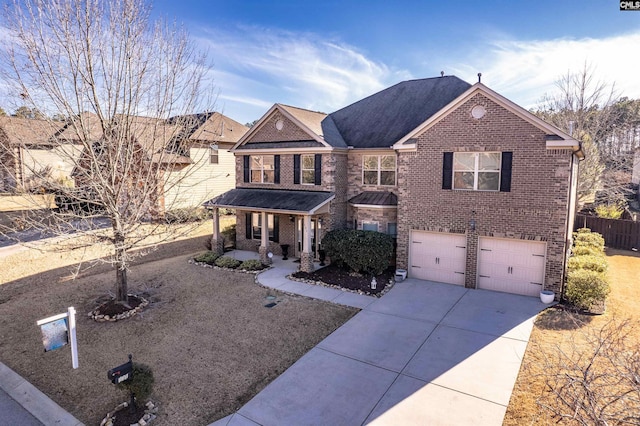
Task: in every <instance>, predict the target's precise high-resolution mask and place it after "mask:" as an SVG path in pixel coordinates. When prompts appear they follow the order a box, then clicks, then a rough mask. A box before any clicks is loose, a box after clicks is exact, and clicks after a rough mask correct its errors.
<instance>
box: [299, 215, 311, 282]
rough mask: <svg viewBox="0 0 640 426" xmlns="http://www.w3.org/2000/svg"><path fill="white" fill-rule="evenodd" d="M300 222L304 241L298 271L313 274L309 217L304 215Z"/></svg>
mask: <svg viewBox="0 0 640 426" xmlns="http://www.w3.org/2000/svg"><path fill="white" fill-rule="evenodd" d="M302 220H303V228H304V240H303V241H302V253H301V254H300V270H301V271H302V272H313V253H312V251H311V239H312V235H311V215H304V216H303V218H302Z"/></svg>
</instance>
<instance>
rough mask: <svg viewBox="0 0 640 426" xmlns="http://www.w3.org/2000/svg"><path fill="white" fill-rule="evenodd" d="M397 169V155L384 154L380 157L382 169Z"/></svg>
mask: <svg viewBox="0 0 640 426" xmlns="http://www.w3.org/2000/svg"><path fill="white" fill-rule="evenodd" d="M395 169H396V157H395V155H383V156H382V157H380V170H394V171H395Z"/></svg>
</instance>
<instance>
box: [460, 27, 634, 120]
mask: <svg viewBox="0 0 640 426" xmlns="http://www.w3.org/2000/svg"><path fill="white" fill-rule="evenodd" d="M638 46H640V32H635V33H630V34H625V35H617V36H612V37H607V38H601V39H594V38H583V39H566V38H563V39H555V40H499V41H493V42H490V43H489V44H488V45H485V46H483V49H482V50H483V51H482V53H478V52H476V53H474V54H471V55H470V56H469V57H468V60H467V61H466V63H465V65H460V66H459V67H458V69H457V70H456V73H457V74H458V75H460V77H462V78H465V79H466V80H467V81H469V82H474V81H476V79H477V77H476V73H477V72H478V70H480V71H482V74H483V76H482V81H483V83H485V84H487V85H488V86H489V87H491V88H492V89H494V90H496V91H498V92H500V93H501V94H503V95H505V96H507V97H508V98H510V99H512V100H513V101H515V102H517V103H519V104H520V105H522V106H524V107H532V106H534V105H536V104H537V103H538V102H539V101H540V99H541V98H542V97H543V96H544V95H545V94H551V93H553V92H554V91H555V90H556V87H555V84H554V83H555V82H556V81H557V80H558V79H559V78H560V77H562V76H563V75H566V74H567V72H572V73H574V72H579V71H581V70H582V68H583V67H584V66H585V64H586V65H587V66H588V67H590V68H591V69H592V70H593V73H594V76H595V78H596V80H598V81H602V82H605V83H607V84H609V85H614V84H615V88H616V90H617V92H618V93H619V94H620V95H622V96H628V97H631V98H639V97H640V79H638V78H637V77H636V73H637V70H638V69H640V56H639V55H637V49H638Z"/></svg>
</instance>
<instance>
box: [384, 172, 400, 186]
mask: <svg viewBox="0 0 640 426" xmlns="http://www.w3.org/2000/svg"><path fill="white" fill-rule="evenodd" d="M395 184H396V172H395V171H393V172H380V185H390V186H392V185H395Z"/></svg>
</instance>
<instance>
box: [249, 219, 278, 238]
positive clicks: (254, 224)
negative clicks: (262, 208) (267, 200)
mask: <svg viewBox="0 0 640 426" xmlns="http://www.w3.org/2000/svg"><path fill="white" fill-rule="evenodd" d="M267 227H268V229H269V239H270V240H272V241H273V236H274V226H273V215H272V214H268V215H267ZM251 238H252V239H254V240H259V239H261V238H262V213H251Z"/></svg>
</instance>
